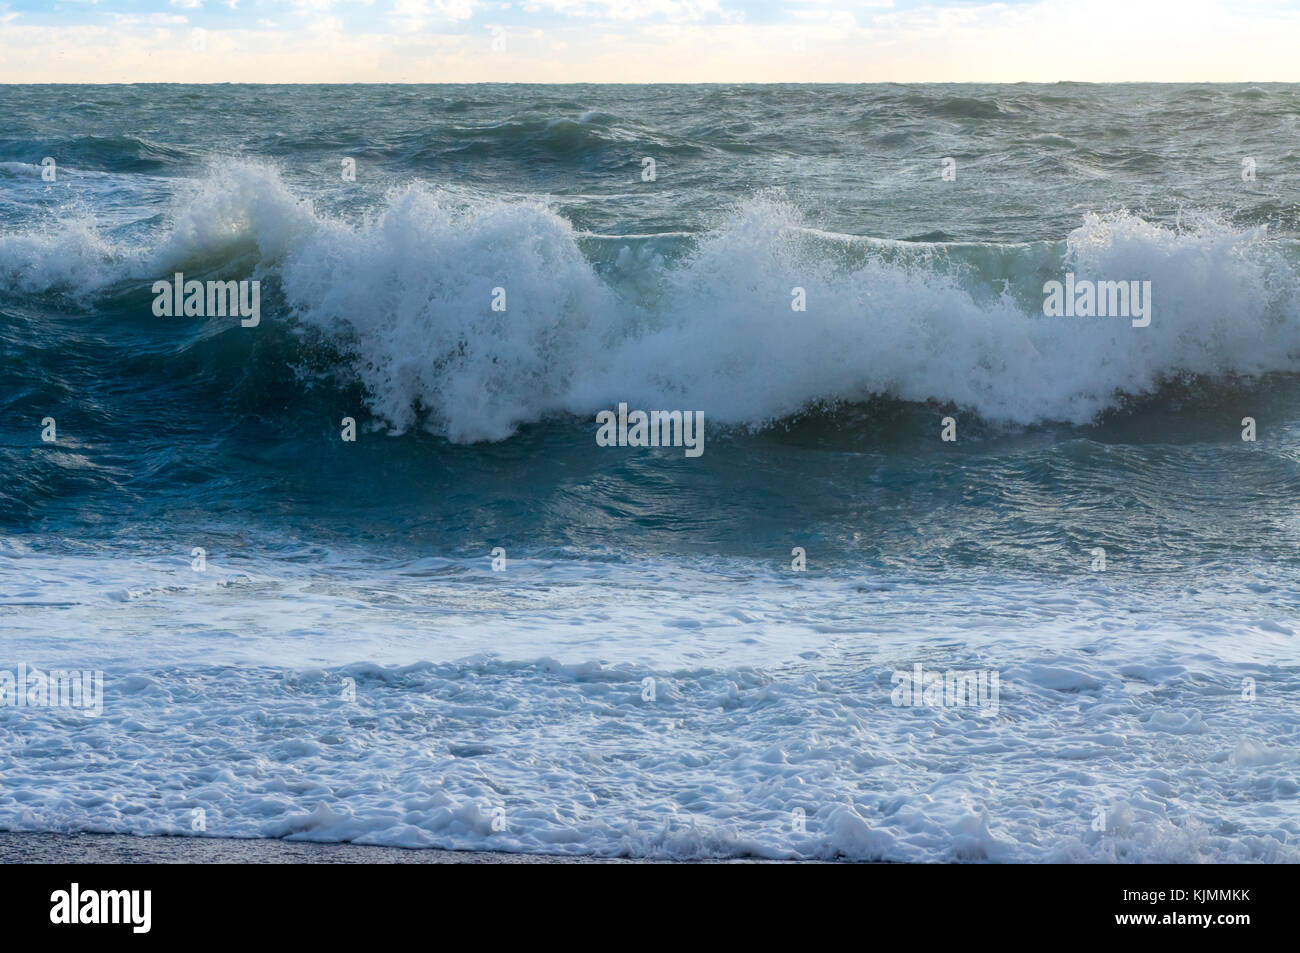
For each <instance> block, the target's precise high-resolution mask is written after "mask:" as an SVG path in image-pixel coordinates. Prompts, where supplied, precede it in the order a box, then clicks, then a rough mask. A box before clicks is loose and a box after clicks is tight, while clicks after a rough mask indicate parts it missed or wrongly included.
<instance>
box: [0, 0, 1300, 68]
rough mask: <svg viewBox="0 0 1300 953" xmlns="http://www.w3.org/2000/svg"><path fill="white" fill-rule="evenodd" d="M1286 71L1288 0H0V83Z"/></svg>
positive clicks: (1299, 62)
mask: <svg viewBox="0 0 1300 953" xmlns="http://www.w3.org/2000/svg"><path fill="white" fill-rule="evenodd" d="M1059 80H1073V81H1081V82H1125V81H1158V82H1296V81H1300V0H1236V2H1228V0H1005V2H1001V3H988V2H983V0H0V83H120V82H191V83H194V82H197V83H209V82H246V83H300V82H322V83H326V82H337V83H369V82H394V83H396V82H403V83H456V82H539V83H566V82H596V83H689V82H762V83H771V82H852V83H857V82H1055V81H1059Z"/></svg>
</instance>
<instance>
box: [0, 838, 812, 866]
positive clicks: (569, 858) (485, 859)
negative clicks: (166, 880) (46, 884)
mask: <svg viewBox="0 0 1300 953" xmlns="http://www.w3.org/2000/svg"><path fill="white" fill-rule="evenodd" d="M655 863H665V864H680V863H703V864H781V863H827V861H793V860H792V861H785V860H769V859H766V858H760V857H725V858H702V859H699V860H669V859H663V860H657V859H647V858H636V857H591V856H586V855H557V854H521V853H510V852H508V851H492V850H444V849H442V848H438V847H378V846H371V845H366V844H336V843H317V842H314V841H286V840H276V839H273V838H228V837H184V836H180V837H177V836H167V835H160V836H137V835H135V834H89V833H57V832H27V831H0V864H655Z"/></svg>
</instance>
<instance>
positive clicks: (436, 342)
mask: <svg viewBox="0 0 1300 953" xmlns="http://www.w3.org/2000/svg"><path fill="white" fill-rule="evenodd" d="M1298 185H1300V86H1295V85H1267V84H1266V85H1259V86H1245V85H1144V84H1126V85H1090V84H1073V83H1061V84H1055V85H1032V84H1021V85H952V86H949V85H879V86H822V85H808V86H800V85H776V86H759V85H755V86H721V85H702V86H601V85H575V86H540V85H539V86H518V85H465V86H405V85H403V86H239V85H234V86H227V85H216V86H201V87H199V86H165V85H160V86H61V85H59V86H55V85H51V86H0V473H2V474H3V479H2V480H0V830H9V831H65V832H73V831H75V832H117V833H132V834H140V835H167V834H182V835H190V836H213V837H251V838H289V839H294V840H313V841H329V842H353V843H359V844H378V845H387V846H401V847H440V848H456V849H481V850H495V851H508V852H526V853H549V854H574V855H591V856H630V857H647V858H660V859H692V858H704V857H741V856H755V857H768V858H805V859H813V858H850V859H856V860H885V861H992V862H1002V861H1056V862H1108V861H1124V862H1127V861H1175V862H1198V861H1212V862H1224V861H1274V862H1276V861H1290V862H1295V861H1297V860H1300V798H1298V795H1300V783H1298V781H1297V776H1296V775H1297V766H1298V765H1300V717H1298V716H1297V711H1298V710H1300V681H1298V675H1300V663H1298V662H1297V652H1296V647H1297V643H1296V639H1297V631H1298V628H1300V578H1298V576H1297V569H1300V204H1298V199H1297V196H1298V195H1300V192H1298V190H1297V186H1298ZM178 275H179V276H182V277H181V278H180V279H179V280H180V281H181V291H182V294H181V295H179V296H176V298H177V300H176V301H174V302H172V305H171V306H166V305H160V294H161V293H162V292H160V290H159V287H160V285H163V286H171V285H173V284H174V282H175V281H176V280H178V279H177V276H178ZM1067 276H1068V278H1069V281H1070V282H1071V284H1070V287H1071V288H1073V287H1075V286H1076V285H1075V283H1076V282H1095V283H1098V287H1099V288H1100V287H1101V285H1100V283H1102V282H1122V283H1124V286H1125V288H1124V289H1122V290H1126V289H1128V288H1131V289H1132V295H1133V298H1132V300H1131V301H1130V302H1129V303H1130V304H1132V305H1133V307H1134V310H1135V315H1134V316H1132V317H1131V316H1130V315H1129V314H1127V313H1122V314H1116V313H1114V312H1113V309H1112V313H1109V314H1106V315H1104V316H1095V315H1094V316H1088V315H1087V314H1086V313H1084V314H1077V313H1074V311H1073V309H1072V311H1071V313H1070V314H1069V315H1061V314H1049V313H1048V308H1047V307H1046V306H1045V287H1046V286H1047V285H1049V284H1050V283H1051V282H1054V281H1057V282H1062V283H1064V282H1065V281H1066V280H1067ZM187 281H198V282H201V283H203V287H204V288H205V289H206V288H207V287H208V285H207V283H209V282H236V283H246V284H240V285H239V287H240V289H241V291H243V292H245V293H246V292H247V291H248V289H249V288H255V290H256V293H257V295H258V297H257V299H256V300H257V313H256V315H255V320H254V318H253V317H249V316H248V314H249V313H248V312H238V313H232V312H233V311H234V309H233V302H234V299H233V298H232V299H231V300H232V309H231V311H228V312H226V313H225V314H213V313H212V312H211V310H210V309H209V310H206V311H205V310H204V306H206V304H207V299H202V296H200V299H201V300H199V302H198V304H196V306H195V308H194V309H192V311H191V313H186V309H185V308H184V307H183V306H182V301H181V298H185V297H188V295H187V294H186V293H185V287H186V286H185V284H184V283H185V282H187ZM252 282H257V285H256V286H253V285H252V284H251V283H252ZM1130 283H1132V284H1131V285H1130ZM232 287H233V286H232ZM1143 289H1145V290H1143ZM1111 291H1112V293H1113V292H1114V288H1113V287H1112V288H1111ZM1104 293H1105V292H1104V291H1099V292H1098V301H1100V300H1101V299H1102V298H1103V297H1104ZM1139 294H1141V297H1142V298H1143V300H1144V302H1145V304H1144V307H1146V308H1147V312H1146V315H1145V317H1146V318H1147V323H1145V324H1144V323H1142V317H1141V316H1140V315H1137V314H1136V310H1137V300H1138V297H1139ZM243 300H244V302H245V303H247V302H248V301H249V299H248V297H247V294H245V298H244V299H243ZM1112 303H1114V302H1113V301H1112ZM160 312H161V313H160ZM620 405H625V407H624V417H625V418H626V416H627V414H630V413H632V412H635V411H637V410H640V411H645V412H651V411H664V412H680V413H681V414H683V415H690V416H688V417H687V418H686V419H688V420H689V419H694V415H697V414H698V415H699V416H700V419H702V421H703V433H702V434H701V435H700V436H701V439H702V443H701V447H702V451H701V452H700V453H698V454H692V453H687V452H685V451H686V449H687V448H686V447H683V446H682V445H681V443H680V442H675V441H670V440H668V439H664V440H663V441H656V442H662V443H663V444H671V445H661V446H649V445H644V446H638V445H636V444H637V442H638V441H637V439H636V438H635V437H631V436H630V434H631V430H632V427H631V426H630V425H629V426H626V427H625V428H624V430H625V431H627V433H626V434H625V435H626V436H628V437H629V439H618V440H616V441H614V443H613V445H610V441H608V440H601V439H598V424H597V419H598V417H597V415H599V414H601V413H602V412H605V411H608V412H612V413H614V414H618V413H619V408H620ZM665 426H666V425H665ZM662 432H663V434H664V435H665V436H667V435H668V433H669V431H668V430H667V429H665V430H664V431H662ZM658 433H659V432H658V431H656V435H658ZM622 436H624V435H620V438H621V437H622ZM641 442H642V443H645V442H646V441H641ZM57 671H67V672H77V673H85V675H86V677H85V678H84V679H83V680H82V681H80V682H78V685H79V686H84V687H85V694H84V695H83V696H82V698H81V703H80V704H78V703H77V702H76V701H75V700H73V701H69V699H68V698H64V699H63V703H56V696H58V693H57V692H54V691H45V690H41V689H38V688H35V687H33V686H37V685H39V684H40V679H39V677H38V675H39V673H45V674H49V673H53V672H57ZM6 673H7V674H6ZM96 678H98V679H100V680H101V681H100V682H96V681H95V679H96ZM936 679H937V681H936ZM96 685H100V686H101V687H100V688H99V689H97V690H96V689H95V688H94V686H96ZM936 686H937V688H936ZM963 686H964V687H966V688H969V689H970V691H969V692H965V693H963V691H962V689H963ZM954 688H955V689H956V691H954ZM92 697H93V698H94V704H93V705H91V704H90V701H89V699H91V698H92Z"/></svg>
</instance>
